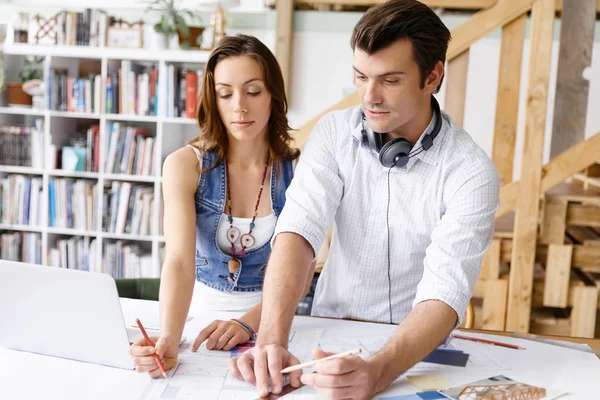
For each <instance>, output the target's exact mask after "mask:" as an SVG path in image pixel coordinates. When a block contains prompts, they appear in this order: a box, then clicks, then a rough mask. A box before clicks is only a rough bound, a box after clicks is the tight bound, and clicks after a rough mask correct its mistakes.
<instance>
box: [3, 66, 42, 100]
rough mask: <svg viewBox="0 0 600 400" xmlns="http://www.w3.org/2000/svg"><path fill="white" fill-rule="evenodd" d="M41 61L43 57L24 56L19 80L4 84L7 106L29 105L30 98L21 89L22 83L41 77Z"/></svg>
mask: <svg viewBox="0 0 600 400" xmlns="http://www.w3.org/2000/svg"><path fill="white" fill-rule="evenodd" d="M43 62H44V57H31V56H28V57H25V62H24V63H23V68H22V69H21V72H19V82H8V83H7V84H6V88H7V92H8V105H9V106H19V107H29V106H31V104H32V98H31V96H30V95H28V94H27V93H25V91H23V84H24V83H25V82H28V81H32V80H40V79H42V76H43V73H42V64H43Z"/></svg>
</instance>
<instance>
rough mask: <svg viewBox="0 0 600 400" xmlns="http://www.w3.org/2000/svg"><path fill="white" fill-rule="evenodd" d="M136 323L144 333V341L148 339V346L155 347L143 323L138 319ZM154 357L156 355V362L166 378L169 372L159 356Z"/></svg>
mask: <svg viewBox="0 0 600 400" xmlns="http://www.w3.org/2000/svg"><path fill="white" fill-rule="evenodd" d="M135 322H137V324H138V326H139V327H140V331H142V335H144V339H146V344H148V346H153V347H154V344H152V341H150V338H149V337H148V334H147V333H146V330H145V329H144V326H143V325H142V321H140V320H139V319H138V318H136V320H135ZM153 355H154V359H155V360H156V363H157V364H158V368H160V370H161V372H162V375H163V376H164V377H165V378H166V377H167V371H166V370H165V366H164V365H163V363H162V361H160V358H159V357H158V354H156V353H154V354H153Z"/></svg>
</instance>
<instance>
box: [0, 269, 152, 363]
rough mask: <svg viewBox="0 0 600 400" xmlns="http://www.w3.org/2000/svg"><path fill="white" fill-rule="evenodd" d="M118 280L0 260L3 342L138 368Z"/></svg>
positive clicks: (0, 335)
mask: <svg viewBox="0 0 600 400" xmlns="http://www.w3.org/2000/svg"><path fill="white" fill-rule="evenodd" d="M128 334H129V336H133V335H137V337H138V338H139V337H142V336H141V334H140V332H139V330H137V329H136V330H133V329H131V330H130V329H127V327H126V326H125V321H124V319H123V312H122V310H121V304H120V301H119V295H118V293H117V287H116V284H115V281H114V279H113V278H112V277H111V276H109V275H107V274H101V273H93V272H87V271H77V270H69V269H62V268H55V267H47V266H40V265H33V264H25V263H18V262H10V261H3V260H0V346H3V347H7V348H10V349H16V350H23V351H28V352H33V353H39V354H45V355H50V356H56V357H62V358H67V359H71V360H78V361H85V362H90V363H95V364H101V365H106V366H111V367H117V368H125V369H133V368H134V365H133V361H132V359H131V356H129V354H128V353H127V350H128V347H129V344H130V342H132V341H134V340H137V338H134V337H128Z"/></svg>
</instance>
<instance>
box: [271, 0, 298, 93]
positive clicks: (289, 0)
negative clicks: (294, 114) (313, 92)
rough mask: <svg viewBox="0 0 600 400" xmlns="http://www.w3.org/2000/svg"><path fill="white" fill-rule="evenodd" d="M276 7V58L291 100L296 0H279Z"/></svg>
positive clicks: (286, 91)
mask: <svg viewBox="0 0 600 400" xmlns="http://www.w3.org/2000/svg"><path fill="white" fill-rule="evenodd" d="M276 7H277V8H276V10H277V12H276V15H277V16H276V22H275V38H276V41H275V58H277V62H279V66H280V67H281V74H282V75H283V82H284V84H285V93H286V96H287V98H288V100H289V99H290V76H291V73H290V71H291V67H290V64H291V55H292V32H293V25H294V22H293V14H294V2H293V0H277V2H276Z"/></svg>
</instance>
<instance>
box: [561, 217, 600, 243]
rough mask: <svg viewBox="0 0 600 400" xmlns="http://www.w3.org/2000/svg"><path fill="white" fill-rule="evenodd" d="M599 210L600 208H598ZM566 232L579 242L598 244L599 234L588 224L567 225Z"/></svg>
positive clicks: (599, 241)
mask: <svg viewBox="0 0 600 400" xmlns="http://www.w3.org/2000/svg"><path fill="white" fill-rule="evenodd" d="M598 212H600V209H599V210H598ZM567 233H568V234H569V236H571V237H572V238H573V239H575V240H576V241H577V243H579V244H593V245H596V246H598V245H600V234H598V232H596V231H595V230H594V229H593V228H590V227H588V226H569V227H567Z"/></svg>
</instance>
